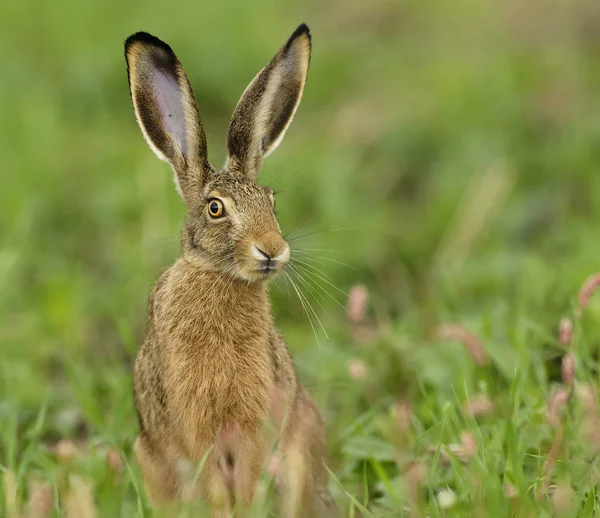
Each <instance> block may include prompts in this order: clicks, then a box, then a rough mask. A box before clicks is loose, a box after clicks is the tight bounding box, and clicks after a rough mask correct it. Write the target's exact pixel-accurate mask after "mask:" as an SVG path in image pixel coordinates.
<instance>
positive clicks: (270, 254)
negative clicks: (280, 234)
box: [252, 241, 290, 263]
mask: <svg viewBox="0 0 600 518" xmlns="http://www.w3.org/2000/svg"><path fill="white" fill-rule="evenodd" d="M252 256H253V257H254V258H255V259H257V260H259V261H268V262H273V263H276V262H279V261H282V262H285V261H287V260H288V259H289V258H290V245H288V244H287V243H286V242H285V241H284V242H283V246H282V247H281V246H279V247H277V248H275V247H273V246H265V245H264V244H261V245H257V244H253V245H252Z"/></svg>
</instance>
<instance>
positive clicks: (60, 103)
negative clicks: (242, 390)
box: [0, 0, 600, 518]
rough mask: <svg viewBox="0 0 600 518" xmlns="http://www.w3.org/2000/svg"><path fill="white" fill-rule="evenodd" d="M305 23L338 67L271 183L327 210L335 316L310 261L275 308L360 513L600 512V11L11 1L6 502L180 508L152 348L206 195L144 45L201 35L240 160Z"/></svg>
mask: <svg viewBox="0 0 600 518" xmlns="http://www.w3.org/2000/svg"><path fill="white" fill-rule="evenodd" d="M300 22H306V23H307V24H308V25H309V26H310V28H311V32H312V36H313V54H312V62H311V69H310V72H309V78H308V82H307V85H306V90H305V94H304V98H303V101H302V104H301V106H300V108H299V110H298V113H297V115H296V117H295V119H294V122H293V124H292V126H291V128H290V130H289V131H288V133H287V135H286V138H285V140H284V142H283V143H282V144H281V146H280V147H279V148H278V149H277V150H276V151H275V152H274V153H273V155H271V156H270V157H269V158H268V159H267V160H266V162H265V165H264V168H263V171H262V173H261V176H260V182H261V183H263V184H266V185H267V184H268V185H272V186H273V187H274V188H275V189H276V191H277V192H278V194H277V207H278V214H279V220H280V223H281V226H282V228H283V229H284V230H285V229H291V228H293V227H296V226H297V225H299V227H298V228H297V230H296V232H295V238H294V240H293V242H292V248H293V249H294V250H296V255H297V256H298V257H303V258H305V267H304V270H303V272H301V273H302V275H303V277H302V278H296V283H297V285H298V287H299V288H301V289H302V291H303V293H304V294H305V296H306V297H307V299H308V300H309V301H310V303H311V304H312V308H313V310H312V311H311V310H306V309H305V308H304V305H303V304H302V302H301V301H300V300H299V298H298V297H297V296H296V293H295V291H294V290H293V289H292V288H291V287H290V285H289V283H286V281H285V279H284V278H282V279H280V280H278V281H277V282H275V283H274V284H273V285H272V288H271V293H272V299H273V307H274V312H275V315H276V321H277V323H278V326H279V327H280V329H281V331H282V333H283V335H284V336H285V338H286V340H287V342H288V343H289V346H290V349H291V351H292V354H293V356H294V358H295V360H296V363H297V366H298V370H299V372H300V374H301V377H302V380H303V382H304V383H305V385H306V387H307V388H308V389H309V391H310V392H311V393H312V394H313V396H314V397H315V399H316V401H317V403H318V405H319V407H320V408H321V410H322V412H323V414H324V417H325V421H326V426H327V436H328V450H329V464H328V467H329V470H330V472H331V480H330V487H331V491H332V494H333V495H334V497H335V499H336V501H337V502H338V505H339V507H340V509H341V511H342V512H341V515H342V516H345V517H357V516H364V517H367V516H375V517H388V516H389V517H398V516H410V517H421V516H422V517H425V516H428V517H460V516H476V517H491V518H495V517H498V518H500V517H507V516H516V517H527V518H529V517H551V516H561V517H563V516H564V517H575V516H582V517H587V516H593V515H594V514H595V513H598V512H599V511H600V495H599V492H600V490H599V489H598V488H599V484H600V463H599V461H598V453H600V407H599V406H598V404H599V402H598V388H599V386H598V370H599V368H600V364H599V363H600V355H599V349H600V294H594V290H595V288H596V287H597V286H598V285H600V274H599V273H598V272H600V239H599V236H600V146H599V143H600V53H599V52H598V48H600V8H599V6H598V3H597V2H596V1H594V0H572V1H565V0H547V1H544V2H543V1H541V0H532V1H530V2H526V3H525V2H520V1H519V0H506V1H503V2H500V1H498V0H496V1H491V2H475V1H473V0H452V1H448V2H445V1H442V0H433V1H431V2H418V1H414V0H371V1H367V0H344V1H342V0H331V1H329V2H320V1H317V0H309V1H307V2H304V3H296V2H294V3H292V2H275V1H273V0H255V1H253V2H234V1H233V0H223V1H220V2H211V3H208V2H198V1H191V0H180V1H173V2H170V3H167V2H163V3H160V2H157V1H155V0H153V1H152V2H142V1H139V0H133V1H131V2H127V3H125V2H118V1H117V0H104V1H102V2H90V1H84V2H76V1H74V0H57V1H55V2H42V1H40V0H28V1H24V2H18V1H14V0H6V1H3V2H2V3H0V165H1V170H2V172H1V176H0V351H1V354H2V360H1V362H0V475H1V476H0V480H1V483H2V491H0V516H5V517H7V518H45V517H62V516H65V517H67V518H80V517H83V518H93V517H98V518H102V517H111V518H112V517H125V518H128V517H151V516H153V513H152V512H151V510H150V509H149V507H148V505H147V502H146V497H145V495H144V492H143V490H142V487H141V478H140V474H139V471H138V468H137V465H136V464H135V462H134V459H133V456H132V451H131V448H132V444H133V441H134V439H135V437H136V435H137V421H136V416H135V412H134V408H133V400H132V395H131V365H132V361H133V358H134V357H135V352H136V349H137V347H138V345H139V343H140V341H141V339H142V337H143V334H144V330H145V317H146V313H145V312H146V303H147V296H148V293H149V290H150V287H151V285H152V283H153V282H154V280H155V279H156V277H157V276H158V275H159V273H160V272H161V271H162V270H163V269H165V268H166V267H168V266H169V265H170V264H171V263H172V262H173V261H174V260H175V258H176V257H177V256H178V254H179V232H180V229H181V225H182V221H183V217H184V214H185V212H184V206H183V204H182V203H181V201H180V199H179V197H178V195H177V193H176V191H175V189H174V187H173V184H172V180H171V171H170V170H169V168H168V166H167V165H166V164H164V163H162V162H159V161H158V160H157V159H156V158H155V157H154V155H153V154H152V153H151V151H150V150H149V149H148V147H147V145H146V143H145V142H144V141H143V139H142V137H141V135H140V132H139V129H138V127H137V124H136V122H135V119H134V116H133V111H132V109H131V104H130V99H129V93H128V89H127V76H126V69H125V60H124V57H123V41H124V39H125V38H126V37H127V36H128V35H129V34H131V33H133V32H136V31H138V30H145V31H148V32H151V33H153V34H155V35H157V36H159V37H160V38H162V39H163V40H165V41H167V42H169V43H170V44H171V46H172V47H173V49H174V50H175V52H176V53H177V54H178V56H179V58H180V59H181V61H182V63H183V64H184V66H185V68H186V70H187V73H188V74H189V76H190V79H191V82H192V84H193V86H194V89H195V93H196V96H197V99H198V104H199V107H200V113H201V116H202V119H203V121H204V126H205V129H206V131H207V138H208V145H209V154H210V157H211V160H212V162H213V163H214V164H221V163H222V162H223V160H224V157H225V145H224V143H225V135H226V130H227V125H228V122H229V117H230V115H231V112H232V110H233V108H234V106H235V103H236V102H237V99H238V98H239V96H240V95H241V93H242V91H243V90H244V88H245V86H246V85H247V84H248V82H249V81H250V80H251V79H252V77H253V76H254V74H255V73H256V72H257V71H258V70H259V68H260V67H262V66H263V65H264V64H265V63H266V62H267V61H268V60H269V59H270V58H271V56H272V55H273V54H274V53H275V52H276V50H277V49H278V48H279V46H280V45H281V44H282V42H283V41H285V39H286V38H287V36H288V35H289V34H290V33H291V32H292V31H293V29H294V28H295V27H296V26H297V25H298V24H299V23H300ZM292 255H294V252H292ZM261 488H262V489H261V491H262V493H261V495H263V496H265V502H267V503H266V504H265V505H266V506H268V500H269V498H268V496H269V494H270V490H271V489H270V486H269V483H268V481H264V487H263V486H261ZM193 512H194V511H193V510H191V509H188V510H186V511H184V514H185V513H187V515H188V516H192V515H193V516H197V515H198V514H192V513H193ZM196 512H197V513H198V512H199V511H196ZM266 513H267V511H265V510H264V508H262V507H261V508H260V509H259V510H257V516H265V514H266Z"/></svg>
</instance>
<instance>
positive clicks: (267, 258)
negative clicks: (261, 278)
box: [251, 233, 290, 275]
mask: <svg viewBox="0 0 600 518" xmlns="http://www.w3.org/2000/svg"><path fill="white" fill-rule="evenodd" d="M251 254H252V257H253V258H254V259H256V261H257V270H258V272H259V273H262V274H265V275H268V274H270V273H275V272H278V271H280V270H281V269H282V268H283V267H284V266H285V265H286V264H287V263H288V261H289V260H290V245H288V244H287V243H286V242H285V241H284V240H283V238H282V237H281V236H280V235H279V234H276V233H272V234H267V235H265V236H263V237H262V239H260V240H257V241H254V242H253V243H252V245H251Z"/></svg>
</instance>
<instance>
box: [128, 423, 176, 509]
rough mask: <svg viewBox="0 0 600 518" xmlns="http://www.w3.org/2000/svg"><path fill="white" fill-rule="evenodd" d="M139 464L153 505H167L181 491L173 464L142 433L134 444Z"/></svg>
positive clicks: (147, 493)
mask: <svg viewBox="0 0 600 518" xmlns="http://www.w3.org/2000/svg"><path fill="white" fill-rule="evenodd" d="M133 451H134V453H135V456H136V459H137V461H138V464H139V466H140V468H141V470H142V476H143V478H144V486H145V488H146V495H147V497H148V500H149V502H150V505H151V506H152V507H165V506H167V505H168V504H169V503H170V502H173V501H174V500H175V499H176V498H177V496H178V493H179V481H178V479H177V477H176V474H175V473H174V472H173V470H172V468H171V466H170V465H169V464H168V463H167V462H165V461H164V459H162V457H161V456H160V455H159V454H157V453H156V452H154V450H153V449H152V448H150V447H149V445H148V444H147V442H146V440H145V439H144V438H143V437H142V436H141V435H140V436H138V438H137V439H136V440H135V444H134V445H133Z"/></svg>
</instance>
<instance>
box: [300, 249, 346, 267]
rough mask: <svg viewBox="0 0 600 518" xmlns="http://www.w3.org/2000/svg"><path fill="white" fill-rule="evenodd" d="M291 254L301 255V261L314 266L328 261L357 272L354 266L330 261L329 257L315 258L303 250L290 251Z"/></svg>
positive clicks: (334, 260) (333, 260)
mask: <svg viewBox="0 0 600 518" xmlns="http://www.w3.org/2000/svg"><path fill="white" fill-rule="evenodd" d="M292 252H293V253H294V254H303V256H302V259H303V260H305V261H312V262H313V263H316V264H319V263H320V261H321V260H323V261H329V262H330V263H335V264H339V265H341V266H346V267H347V268H350V269H352V270H354V271H357V269H356V268H355V267H354V266H352V265H350V264H348V263H344V262H342V261H338V260H336V259H332V258H331V257H324V256H315V255H312V254H310V253H309V252H305V251H304V250H292Z"/></svg>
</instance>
